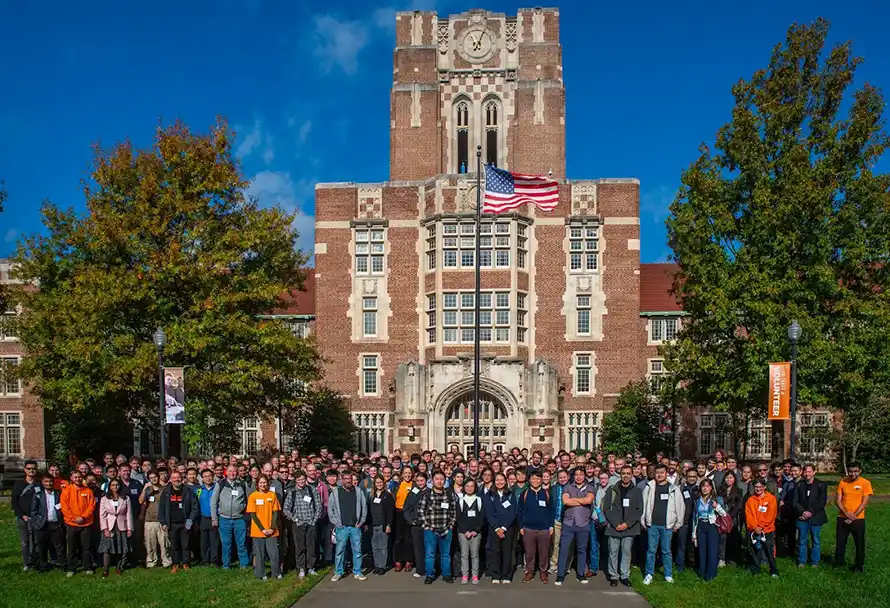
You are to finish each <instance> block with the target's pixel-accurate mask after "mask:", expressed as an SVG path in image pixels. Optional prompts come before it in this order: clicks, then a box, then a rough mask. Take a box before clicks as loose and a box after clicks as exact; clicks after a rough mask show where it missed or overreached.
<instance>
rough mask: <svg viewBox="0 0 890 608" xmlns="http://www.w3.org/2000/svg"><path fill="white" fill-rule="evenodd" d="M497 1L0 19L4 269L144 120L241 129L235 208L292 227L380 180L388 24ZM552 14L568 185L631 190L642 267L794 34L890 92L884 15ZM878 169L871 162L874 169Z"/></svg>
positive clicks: (873, 7) (680, 5)
mask: <svg viewBox="0 0 890 608" xmlns="http://www.w3.org/2000/svg"><path fill="white" fill-rule="evenodd" d="M532 5H533V3H529V4H523V5H517V4H513V3H505V2H499V1H491V2H487V3H485V4H484V5H483V4H482V3H479V2H473V3H467V2H455V1H435V0H403V1H401V0H361V1H359V0H328V1H327V2H307V1H305V0H291V1H287V2H286V1H284V0H226V1H222V0H217V1H215V2H204V1H193V0H188V1H185V2H183V1H181V0H180V1H179V2H168V1H161V0H156V1H154V2H144V1H137V2H119V1H99V0H96V1H93V2H88V3H80V2H4V3H2V4H0V138H2V139H0V141H2V144H0V179H3V180H5V181H6V185H7V190H8V192H9V200H8V201H7V203H6V207H7V209H6V211H5V212H4V213H2V214H0V257H3V256H5V255H9V254H10V253H11V252H12V251H13V250H14V248H15V242H16V240H17V239H18V238H19V235H20V234H22V233H32V232H35V231H39V230H40V229H41V226H40V218H39V213H38V210H39V206H40V204H41V202H42V201H43V200H44V199H50V200H52V201H53V202H55V203H56V204H58V205H61V206H64V207H68V206H74V207H75V208H78V209H83V207H84V201H83V194H82V191H81V187H80V180H81V179H82V178H83V177H85V175H86V172H87V170H88V168H89V163H90V160H91V149H90V146H91V144H93V143H94V142H96V141H99V142H101V143H102V144H103V145H107V146H110V145H111V144H113V143H115V142H118V141H121V140H123V139H126V138H129V139H131V140H132V141H133V142H134V143H135V144H136V145H137V146H144V145H147V144H148V143H149V142H150V141H151V137H152V134H153V130H154V127H155V126H156V125H157V124H158V121H162V122H164V123H169V122H172V121H173V120H175V119H177V118H180V119H183V120H184V121H185V122H186V123H188V124H189V125H190V126H192V127H193V128H196V129H200V130H206V129H207V127H209V126H210V125H211V124H212V123H213V121H214V117H215V116H216V115H221V116H224V117H226V118H227V119H228V120H229V123H230V124H231V125H232V126H233V127H235V128H236V129H237V131H238V133H239V137H238V142H237V149H238V153H239V156H240V157H241V159H242V163H243V167H244V171H245V174H246V175H247V176H248V177H249V178H250V179H252V180H253V183H252V186H251V192H252V193H253V194H255V195H257V196H259V197H260V200H261V201H262V202H263V203H265V204H271V203H273V202H275V201H278V202H280V203H281V204H282V205H284V206H286V207H288V208H291V209H299V210H300V212H301V214H300V217H299V218H298V220H297V227H298V229H300V230H301V232H302V233H303V238H301V243H302V244H303V245H304V246H305V245H308V244H309V243H311V242H312V214H313V198H312V194H313V185H314V184H315V183H316V182H318V181H359V182H360V181H383V180H385V179H386V178H387V176H388V172H389V167H388V160H389V153H388V152H389V87H390V85H391V74H392V46H393V44H394V24H395V20H394V19H395V17H394V15H395V11H396V10H410V9H417V8H420V9H435V10H437V11H439V13H440V14H448V13H456V12H461V11H463V10H466V9H468V8H473V7H478V6H483V7H484V8H487V9H489V10H493V11H499V12H507V13H510V14H515V12H516V8H517V7H518V6H532ZM556 5H557V6H559V8H560V12H561V37H562V45H563V54H564V76H565V81H566V90H567V105H568V110H567V118H566V124H567V154H568V175H569V176H570V177H574V178H596V177H637V178H639V179H640V181H641V192H642V195H641V206H642V233H643V234H642V241H643V242H642V258H643V261H646V262H652V261H659V260H663V259H665V257H666V255H667V253H668V249H667V247H666V244H665V231H664V219H665V217H666V216H667V206H668V204H669V202H670V200H671V199H672V197H673V194H674V191H675V189H676V187H677V185H678V183H679V178H680V172H681V171H682V170H683V168H685V167H686V166H688V165H689V163H690V162H692V161H693V160H694V159H695V158H696V156H697V149H698V146H699V144H700V143H701V142H703V141H704V142H712V141H713V139H714V135H715V133H716V131H717V129H718V128H719V127H720V125H722V124H723V123H724V122H726V121H727V120H728V118H729V114H730V110H731V108H732V97H731V95H730V87H731V86H732V84H733V83H734V82H736V81H737V80H739V79H740V78H742V77H745V78H747V77H749V76H750V75H751V73H752V72H753V71H754V70H756V69H758V68H760V67H765V66H766V64H767V62H768V61H769V55H770V51H771V48H772V46H773V45H774V44H776V43H777V42H779V41H781V40H782V39H783V37H784V33H785V30H786V28H787V27H788V25H789V24H791V23H792V22H795V21H798V22H809V21H812V20H813V19H815V18H816V17H818V16H824V17H826V18H828V19H830V20H831V22H832V26H833V27H832V34H831V38H832V41H838V40H848V39H850V40H853V43H854V51H855V52H856V54H858V55H860V56H863V57H864V58H865V63H864V64H863V65H862V67H861V68H860V70H859V72H858V78H857V81H858V82H857V84H861V83H862V82H865V81H866V80H868V81H869V82H872V83H873V84H876V85H878V86H880V87H883V88H884V89H885V90H887V91H890V63H888V62H887V58H888V57H890V37H888V36H886V35H885V34H886V30H885V24H886V23H887V21H888V18H890V4H888V3H886V2H881V1H878V0H863V1H859V2H851V3H849V4H848V3H843V2H837V1H826V0H797V1H783V0H771V1H765V0H749V1H748V2H744V3H730V2H715V1H710V2H705V1H701V0H684V1H681V2H661V1H655V0H651V1H643V2H640V1H637V2H611V3H606V2H592V1H590V0H571V1H567V2H560V3H557V4H556ZM885 166H886V163H885Z"/></svg>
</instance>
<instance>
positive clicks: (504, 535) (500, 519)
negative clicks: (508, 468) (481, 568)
mask: <svg viewBox="0 0 890 608" xmlns="http://www.w3.org/2000/svg"><path fill="white" fill-rule="evenodd" d="M486 498H487V500H488V503H486V505H485V509H484V511H485V520H486V521H487V522H488V546H487V547H486V550H487V551H488V555H487V556H486V560H485V561H486V563H487V565H488V570H489V575H490V576H491V582H492V584H493V585H497V584H500V583H503V584H505V585H506V584H509V583H510V579H511V578H512V574H513V573H512V566H511V559H512V556H513V542H514V538H515V526H516V512H517V509H516V505H515V504H514V503H515V502H516V501H515V500H514V497H513V493H512V492H510V490H508V489H507V478H506V476H504V474H503V473H498V474H497V475H496V476H495V478H494V490H492V491H491V492H489V493H488V496H487V497H486Z"/></svg>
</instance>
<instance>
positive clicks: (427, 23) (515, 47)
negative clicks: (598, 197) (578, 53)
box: [390, 8, 565, 180]
mask: <svg viewBox="0 0 890 608" xmlns="http://www.w3.org/2000/svg"><path fill="white" fill-rule="evenodd" d="M390 129H391V145H390V177H391V179H393V180H421V179H429V178H432V177H434V176H436V175H440V174H460V173H469V172H474V171H475V170H476V167H475V163H476V155H475V150H476V147H477V146H481V147H482V161H483V162H484V163H488V162H491V163H494V164H496V165H497V166H499V167H504V168H507V169H510V170H512V171H517V172H521V173H536V174H546V173H548V172H550V171H552V172H553V176H554V177H557V178H562V177H565V90H564V87H563V80H562V48H561V46H560V44H559V11H558V10H557V9H552V8H535V9H520V10H519V11H518V13H517V14H516V16H508V15H505V14H503V13H493V12H489V11H485V10H479V9H474V10H470V11H467V12H465V13H461V14H458V15H451V16H449V17H447V18H446V17H438V16H437V14H436V13H434V12H426V11H413V12H402V13H398V14H397V16H396V50H395V56H394V69H393V88H392V100H391V122H390Z"/></svg>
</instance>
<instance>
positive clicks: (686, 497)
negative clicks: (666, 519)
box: [683, 490, 689, 500]
mask: <svg viewBox="0 0 890 608" xmlns="http://www.w3.org/2000/svg"><path fill="white" fill-rule="evenodd" d="M683 498H685V499H686V500H689V490H683Z"/></svg>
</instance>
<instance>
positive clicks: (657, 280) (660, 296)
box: [640, 264, 683, 312]
mask: <svg viewBox="0 0 890 608" xmlns="http://www.w3.org/2000/svg"><path fill="white" fill-rule="evenodd" d="M677 270H678V266H677V265H676V264H640V312H673V311H679V310H683V309H682V307H681V306H680V304H679V303H677V300H676V299H675V298H674V296H673V295H671V287H672V286H673V284H674V274H676V272H677Z"/></svg>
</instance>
